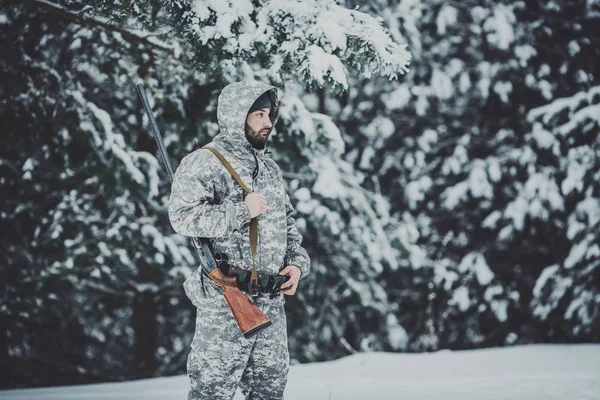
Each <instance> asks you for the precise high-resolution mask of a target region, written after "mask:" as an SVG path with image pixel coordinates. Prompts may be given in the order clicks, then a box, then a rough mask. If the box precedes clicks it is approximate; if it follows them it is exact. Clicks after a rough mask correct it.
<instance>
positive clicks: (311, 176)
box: [281, 171, 316, 181]
mask: <svg viewBox="0 0 600 400" xmlns="http://www.w3.org/2000/svg"><path fill="white" fill-rule="evenodd" d="M281 175H282V176H283V177H284V178H286V179H298V180H301V181H311V180H315V179H316V176H315V175H314V174H296V173H294V172H285V171H282V172H281Z"/></svg>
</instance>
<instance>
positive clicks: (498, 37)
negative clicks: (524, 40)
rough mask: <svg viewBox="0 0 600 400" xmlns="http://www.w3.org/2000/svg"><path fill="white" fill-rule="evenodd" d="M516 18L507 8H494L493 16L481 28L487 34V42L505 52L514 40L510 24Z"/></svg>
mask: <svg viewBox="0 0 600 400" xmlns="http://www.w3.org/2000/svg"><path fill="white" fill-rule="evenodd" d="M515 21H516V17H515V15H514V14H513V12H512V10H510V9H509V8H508V7H507V6H505V5H503V4H499V5H497V6H496V7H495V8H494V14H493V16H492V17H491V18H488V19H486V21H485V23H484V25H483V28H484V29H485V31H486V32H487V39H488V41H489V42H490V43H491V44H493V45H495V46H496V47H497V48H499V49H500V50H507V49H508V48H509V46H510V44H511V43H512V42H513V41H514V40H515V33H514V29H513V26H512V24H514V23H515Z"/></svg>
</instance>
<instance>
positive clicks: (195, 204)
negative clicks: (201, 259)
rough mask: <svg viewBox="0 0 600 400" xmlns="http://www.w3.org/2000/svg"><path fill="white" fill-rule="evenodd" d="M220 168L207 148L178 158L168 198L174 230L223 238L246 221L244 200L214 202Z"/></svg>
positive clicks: (246, 213) (247, 216)
mask: <svg viewBox="0 0 600 400" xmlns="http://www.w3.org/2000/svg"><path fill="white" fill-rule="evenodd" d="M222 174H223V167H222V166H221V163H220V162H219V160H217V158H216V157H215V156H214V155H213V154H212V153H211V152H209V151H207V150H197V151H194V152H193V153H191V154H189V155H187V156H186V157H184V158H183V160H181V164H180V165H179V167H178V168H177V171H176V172H175V179H174V180H173V186H172V187H171V196H170V198H169V220H170V221H171V225H172V226H173V229H174V230H175V232H177V233H180V234H182V235H185V236H194V237H204V238H212V237H225V236H227V235H228V234H229V233H230V232H231V231H233V230H234V229H240V228H241V227H242V226H243V225H244V224H247V223H249V222H250V211H249V209H248V206H247V205H246V203H244V202H239V203H233V202H231V201H229V200H225V201H223V203H221V204H213V203H214V195H215V190H214V186H215V184H218V183H219V182H220V181H221V175H222Z"/></svg>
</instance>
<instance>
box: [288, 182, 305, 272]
mask: <svg viewBox="0 0 600 400" xmlns="http://www.w3.org/2000/svg"><path fill="white" fill-rule="evenodd" d="M294 211H295V210H294V207H293V206H292V203H291V201H290V196H289V195H287V194H286V200H285V213H286V218H287V251H286V255H285V265H295V266H297V267H299V268H300V270H301V271H302V275H301V276H300V278H304V277H306V275H308V273H309V272H310V257H309V256H308V253H307V252H306V249H304V247H302V235H301V234H300V232H298V228H297V227H296V219H295V218H294V217H293V216H292V215H293V214H294Z"/></svg>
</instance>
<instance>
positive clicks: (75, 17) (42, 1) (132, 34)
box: [26, 0, 176, 54]
mask: <svg viewBox="0 0 600 400" xmlns="http://www.w3.org/2000/svg"><path fill="white" fill-rule="evenodd" d="M26 1H27V2H29V3H31V4H33V5H35V6H37V7H39V8H40V9H43V10H47V11H50V12H52V13H54V14H55V15H56V16H58V17H60V18H62V19H64V20H67V21H69V22H73V23H76V24H80V25H88V26H91V27H99V28H102V29H104V30H107V31H111V32H116V33H119V34H121V35H122V36H123V37H124V38H125V39H128V40H132V41H134V42H138V43H141V44H144V45H147V46H150V47H153V48H156V49H159V50H163V51H167V52H169V53H172V54H173V53H174V52H176V48H174V47H173V46H169V45H168V44H166V43H164V42H162V41H160V40H158V39H156V38H154V37H153V36H152V35H145V36H143V35H142V34H141V33H138V32H136V31H134V30H131V29H124V28H121V27H118V26H114V25H112V24H110V23H109V22H108V20H107V19H104V18H101V17H99V16H94V17H91V16H89V15H84V14H80V13H77V12H74V11H70V10H67V9H66V8H63V7H62V6H60V5H58V4H54V3H52V2H49V1H46V0H26Z"/></svg>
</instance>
